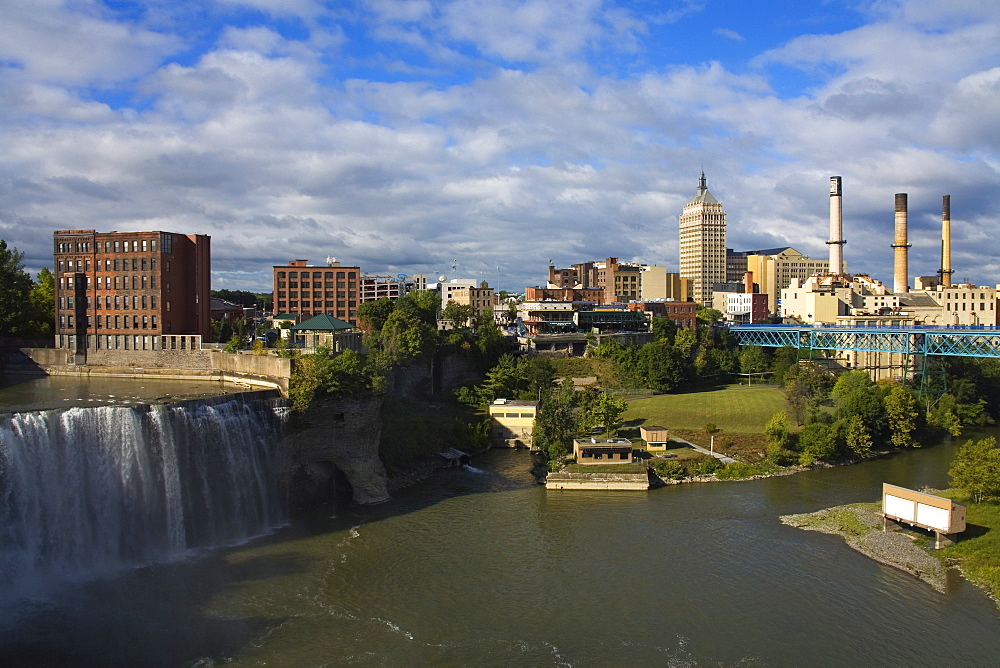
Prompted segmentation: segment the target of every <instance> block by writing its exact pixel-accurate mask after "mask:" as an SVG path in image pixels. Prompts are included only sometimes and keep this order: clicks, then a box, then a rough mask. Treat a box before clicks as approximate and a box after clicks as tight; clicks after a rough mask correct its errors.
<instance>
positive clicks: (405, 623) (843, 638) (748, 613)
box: [0, 446, 1000, 666]
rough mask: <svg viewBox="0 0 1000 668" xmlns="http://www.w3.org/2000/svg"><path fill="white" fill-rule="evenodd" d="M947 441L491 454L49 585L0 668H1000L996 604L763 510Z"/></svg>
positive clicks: (909, 470)
mask: <svg viewBox="0 0 1000 668" xmlns="http://www.w3.org/2000/svg"><path fill="white" fill-rule="evenodd" d="M952 454H953V447H952V446H939V447H935V448H928V449H925V450H919V451H914V452H906V453H900V454H898V455H895V456H893V457H889V458H885V459H880V460H876V461H872V462H868V463H865V464H860V465H856V466H850V467H841V468H833V469H826V470H819V471H813V472H808V473H803V474H798V475H794V476H787V477H781V478H771V479H767V480H760V481H752V482H738V483H737V482H733V483H717V484H701V485H679V486H673V487H668V488H665V489H659V490H653V491H650V492H640V493H636V492H578V491H562V492H546V491H545V489H544V488H542V487H540V486H539V485H537V484H535V481H534V480H533V478H532V477H531V475H530V458H529V456H528V455H527V454H526V453H524V452H523V451H520V452H515V451H492V452H489V453H486V454H485V455H482V456H480V457H477V458H475V459H474V461H473V464H474V467H473V468H470V469H465V470H454V471H443V472H440V473H438V474H436V475H435V476H433V477H432V478H431V479H429V480H427V481H425V482H423V483H421V484H418V485H416V486H414V487H412V488H410V489H407V490H404V491H402V492H400V493H397V494H396V495H395V497H394V498H393V500H392V501H391V502H389V503H387V504H384V505H381V506H376V507H346V508H339V509H336V510H334V509H324V510H322V511H319V510H317V511H315V512H313V513H312V514H310V515H308V516H305V517H301V518H299V519H297V520H295V521H294V522H293V523H291V524H287V525H285V526H284V527H282V528H279V529H277V530H275V531H273V532H272V533H271V534H269V535H267V536H264V537H261V538H258V539H256V540H253V541H251V542H249V543H246V544H244V545H240V546H237V547H230V548H222V549H215V550H208V551H204V552H203V553H200V554H197V555H195V556H189V557H187V558H186V559H184V560H181V561H175V562H173V563H168V564H159V565H153V566H147V567H143V568H138V569H135V570H131V571H128V572H125V573H122V574H119V575H117V576H113V577H109V578H106V579H100V580H95V581H91V582H85V583H80V584H75V585H66V586H64V587H63V588H62V589H61V590H59V592H58V594H55V595H52V596H50V597H47V598H41V599H37V600H34V601H27V602H22V603H21V604H19V605H17V606H15V607H14V608H10V609H8V610H6V611H5V612H3V613H2V615H0V659H3V660H4V662H5V663H6V664H7V665H30V664H38V663H46V664H47V665H167V666H180V665H214V664H216V663H223V662H226V663H232V664H234V665H264V664H269V665H281V666H319V665H359V664H360V665H425V664H434V665H497V666H506V665H515V664H516V665H554V666H606V665H623V666H631V665H653V664H656V665H668V666H702V665H726V666H730V665H767V666H770V665H780V666H787V665H812V666H827V665H829V666H834V665H836V666H844V665H852V666H853V665H883V666H918V665H936V666H937V665H955V666H957V665H963V666H971V665H977V666H980V665H1000V614H998V611H997V608H996V606H995V605H994V604H993V603H992V602H991V601H990V600H988V599H987V598H986V597H985V596H984V595H983V594H982V593H981V592H980V591H979V590H978V589H976V588H975V587H974V586H972V585H970V584H969V583H967V582H965V581H964V580H962V579H961V578H958V577H952V578H950V580H949V588H948V591H947V592H946V593H938V592H935V591H934V590H933V589H931V588H930V587H929V586H927V585H926V584H924V583H922V582H921V581H919V580H917V579H916V578H913V577H911V576H909V575H906V574H905V573H902V572H900V571H897V570H895V569H892V568H888V567H885V566H881V565H879V564H877V563H874V562H872V561H870V560H869V559H867V558H866V557H864V556H862V555H860V554H858V553H856V552H854V551H853V550H851V549H850V548H848V547H847V546H846V545H845V544H844V542H843V541H842V540H841V539H839V538H837V537H833V536H827V535H823V534H817V533H811V532H805V531H800V530H797V529H794V528H791V527H787V526H785V525H783V524H781V523H780V521H779V520H778V516H779V515H783V514H787V513H799V512H808V511H813V510H817V509H820V508H824V507H828V506H832V505H837V504H842V503H847V502H854V501H874V500H877V499H878V497H879V493H880V489H881V483H882V482H883V481H885V482H890V483H894V484H899V485H904V486H909V487H920V486H922V485H943V484H945V483H946V471H947V467H948V462H949V461H950V458H951V456H952Z"/></svg>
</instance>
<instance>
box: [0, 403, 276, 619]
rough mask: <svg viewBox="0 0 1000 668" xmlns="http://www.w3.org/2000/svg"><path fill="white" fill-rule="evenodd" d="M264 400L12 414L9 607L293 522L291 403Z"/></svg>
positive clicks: (7, 457) (6, 554)
mask: <svg viewBox="0 0 1000 668" xmlns="http://www.w3.org/2000/svg"><path fill="white" fill-rule="evenodd" d="M263 401H267V400H263ZM260 403H261V400H258V401H246V400H235V399H220V400H218V401H214V402H203V401H190V402H182V403H178V404H169V405H164V404H160V405H148V406H147V405H143V406H132V407H122V406H101V407H93V408H80V407H77V408H70V409H66V410H48V411H36V412H26V413H13V414H7V415H0V574H2V578H0V606H2V608H0V609H8V610H10V604H11V602H12V601H16V600H19V599H24V598H26V597H36V598H37V597H44V596H46V595H47V594H49V593H51V592H52V591H53V590H55V589H56V588H61V587H65V586H66V585H67V584H69V583H74V582H84V581H89V580H93V579H94V578H100V577H105V576H109V575H113V574H117V573H121V572H123V571H127V570H129V569H134V568H136V567H139V566H145V565H149V564H154V563H161V562H167V561H171V560H177V559H181V558H184V557H187V556H190V555H192V554H195V553H198V552H199V551H201V550H203V549H204V548H210V547H217V546H221V545H233V544H236V543H240V542H242V541H245V540H247V539H248V538H251V537H253V536H258V535H261V534H262V533H265V532H267V531H269V530H271V529H273V528H274V527H276V526H278V525H280V524H282V523H283V522H284V521H285V514H284V510H283V506H282V502H281V499H280V498H279V497H280V495H279V490H278V484H277V478H276V473H275V471H276V466H275V464H274V461H273V460H274V457H275V448H276V447H277V442H278V438H279V436H280V434H281V431H282V424H283V419H282V415H281V412H282V411H283V410H284V409H282V408H281V407H280V405H279V404H278V403H276V402H275V401H274V400H271V401H270V404H271V405H272V407H270V409H268V408H269V407H264V409H263V410H262V407H261V405H260ZM3 616H4V613H2V612H0V622H2V621H4V617H3ZM6 621H10V620H6Z"/></svg>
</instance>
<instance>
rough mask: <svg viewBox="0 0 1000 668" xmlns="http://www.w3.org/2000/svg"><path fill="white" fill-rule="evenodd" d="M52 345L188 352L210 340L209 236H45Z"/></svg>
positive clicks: (80, 232)
mask: <svg viewBox="0 0 1000 668" xmlns="http://www.w3.org/2000/svg"><path fill="white" fill-rule="evenodd" d="M53 251H54V262H53V264H54V267H55V276H54V278H55V310H56V322H55V345H56V347H57V348H65V349H72V350H75V351H76V353H77V354H85V351H86V349H88V348H89V349H110V350H159V349H161V348H162V347H168V348H169V347H177V346H178V345H183V347H185V348H188V347H191V346H193V345H200V340H199V341H197V342H196V341H195V340H194V339H191V340H190V341H189V340H187V339H176V338H172V339H170V340H169V342H167V343H165V340H164V339H163V338H162V337H164V336H167V335H169V336H171V337H178V336H184V337H195V336H196V337H202V339H203V340H207V339H208V337H209V336H210V334H211V331H212V329H211V327H212V326H211V320H212V318H211V297H210V294H211V237H209V236H208V235H204V234H176V233H173V232H162V231H148V232H97V231H96V230H62V231H56V232H54V233H53Z"/></svg>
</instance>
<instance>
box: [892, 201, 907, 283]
mask: <svg viewBox="0 0 1000 668" xmlns="http://www.w3.org/2000/svg"><path fill="white" fill-rule="evenodd" d="M906 227H907V223H906V193H896V234H895V237H894V239H895V240H894V241H893V244H892V249H893V264H892V268H893V272H892V291H893V292H895V293H896V294H900V293H906V292H909V291H910V287H909V285H907V277H908V276H909V271H908V267H907V253H908V251H909V248H910V244H909V243H907V230H906Z"/></svg>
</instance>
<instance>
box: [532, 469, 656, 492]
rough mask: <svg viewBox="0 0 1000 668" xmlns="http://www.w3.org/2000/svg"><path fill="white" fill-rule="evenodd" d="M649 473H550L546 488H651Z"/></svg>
mask: <svg viewBox="0 0 1000 668" xmlns="http://www.w3.org/2000/svg"><path fill="white" fill-rule="evenodd" d="M649 487H650V484H649V474H648V473H570V472H565V471H564V472H559V473H550V474H548V476H546V478H545V489H616V490H646V489H649Z"/></svg>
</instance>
